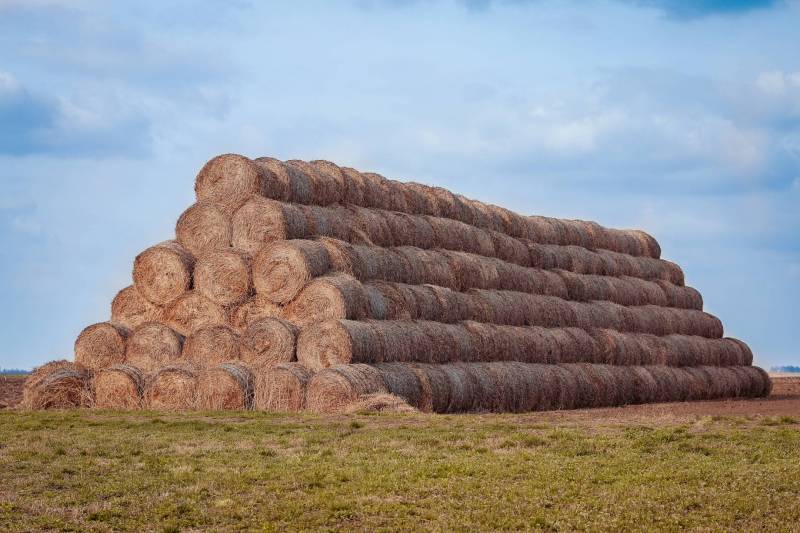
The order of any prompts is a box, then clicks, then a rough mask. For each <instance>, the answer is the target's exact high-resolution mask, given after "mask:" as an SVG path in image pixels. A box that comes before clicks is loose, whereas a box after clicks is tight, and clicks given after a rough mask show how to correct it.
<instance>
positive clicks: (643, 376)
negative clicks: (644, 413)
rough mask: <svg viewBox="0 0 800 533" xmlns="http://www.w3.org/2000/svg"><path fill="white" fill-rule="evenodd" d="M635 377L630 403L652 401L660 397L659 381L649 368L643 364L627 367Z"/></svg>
mask: <svg viewBox="0 0 800 533" xmlns="http://www.w3.org/2000/svg"><path fill="white" fill-rule="evenodd" d="M626 369H627V370H628V372H629V373H630V375H631V377H632V378H633V391H632V395H633V396H632V399H631V401H630V403H634V404H642V403H652V402H654V401H657V399H658V390H659V389H658V383H657V382H656V380H655V378H654V377H653V375H652V374H651V373H650V372H648V370H647V368H645V367H642V366H631V367H626Z"/></svg>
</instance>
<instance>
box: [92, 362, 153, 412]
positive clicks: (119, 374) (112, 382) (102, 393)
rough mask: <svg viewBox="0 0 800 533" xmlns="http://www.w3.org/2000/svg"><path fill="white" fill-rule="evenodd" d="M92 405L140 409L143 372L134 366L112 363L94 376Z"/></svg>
mask: <svg viewBox="0 0 800 533" xmlns="http://www.w3.org/2000/svg"><path fill="white" fill-rule="evenodd" d="M92 384H93V387H94V406H95V407H97V408H99V409H125V410H133V409H141V408H142V396H143V394H144V374H143V373H142V371H141V370H140V369H138V368H136V367H135V366H131V365H114V366H110V367H108V368H104V369H103V370H101V371H100V372H98V373H97V374H95V376H94V380H93V383H92Z"/></svg>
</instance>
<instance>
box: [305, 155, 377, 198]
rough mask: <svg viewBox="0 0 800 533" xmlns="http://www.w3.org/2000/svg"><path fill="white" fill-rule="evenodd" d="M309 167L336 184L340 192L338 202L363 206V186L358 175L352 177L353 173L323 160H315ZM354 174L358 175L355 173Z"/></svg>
mask: <svg viewBox="0 0 800 533" xmlns="http://www.w3.org/2000/svg"><path fill="white" fill-rule="evenodd" d="M310 164H311V166H312V167H313V168H314V170H316V171H317V172H320V173H324V174H326V175H327V176H328V177H329V179H331V180H333V181H335V182H336V184H337V189H338V190H339V191H340V194H341V198H340V200H339V201H340V202H341V203H344V204H353V205H359V206H360V205H364V185H363V179H361V177H360V175H354V173H353V172H346V170H352V169H344V168H339V167H338V166H337V165H336V164H334V163H331V162H330V161H325V160H316V161H311V162H310ZM355 174H358V173H357V172H355Z"/></svg>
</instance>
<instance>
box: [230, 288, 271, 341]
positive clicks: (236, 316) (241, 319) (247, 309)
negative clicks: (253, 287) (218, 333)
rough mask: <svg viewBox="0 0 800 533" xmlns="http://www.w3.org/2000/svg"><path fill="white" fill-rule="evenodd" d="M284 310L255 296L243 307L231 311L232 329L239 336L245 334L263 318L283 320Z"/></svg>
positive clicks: (236, 307) (239, 306)
mask: <svg viewBox="0 0 800 533" xmlns="http://www.w3.org/2000/svg"><path fill="white" fill-rule="evenodd" d="M283 316H284V310H283V308H282V307H281V306H279V305H277V304H274V303H272V302H270V301H269V300H267V299H266V298H264V297H263V296H259V295H255V296H253V297H252V298H250V299H248V300H247V301H245V302H244V303H243V304H241V305H237V306H234V307H233V308H232V309H231V320H230V322H231V327H232V328H233V330H234V331H235V332H236V333H238V334H240V335H241V334H243V333H244V332H245V331H246V330H247V328H248V327H250V325H251V324H252V323H253V322H256V321H257V320H261V319H262V318H282V317H283Z"/></svg>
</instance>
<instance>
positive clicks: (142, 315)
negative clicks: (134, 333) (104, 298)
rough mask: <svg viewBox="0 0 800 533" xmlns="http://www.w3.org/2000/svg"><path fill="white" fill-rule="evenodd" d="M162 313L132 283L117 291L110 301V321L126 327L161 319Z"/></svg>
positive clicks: (129, 327) (131, 327)
mask: <svg viewBox="0 0 800 533" xmlns="http://www.w3.org/2000/svg"><path fill="white" fill-rule="evenodd" d="M162 314H163V310H162V309H161V308H160V307H158V306H157V305H154V304H153V303H151V302H150V301H149V300H148V299H147V298H145V297H144V296H142V295H141V294H140V293H139V291H137V290H136V287H134V286H133V285H131V286H130V287H125V288H124V289H122V290H121V291H119V292H118V293H117V295H116V296H115V297H114V300H113V301H112V302H111V321H112V322H116V323H117V324H122V325H123V326H125V327H126V328H128V329H133V328H135V327H137V326H140V325H142V324H144V323H147V322H155V321H158V320H161V317H162Z"/></svg>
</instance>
